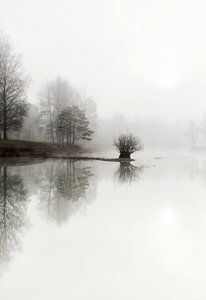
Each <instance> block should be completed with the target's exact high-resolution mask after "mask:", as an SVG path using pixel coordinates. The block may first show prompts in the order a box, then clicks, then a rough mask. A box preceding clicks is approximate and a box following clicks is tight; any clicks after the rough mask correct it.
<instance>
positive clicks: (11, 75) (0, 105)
mask: <svg viewBox="0 0 206 300" xmlns="http://www.w3.org/2000/svg"><path fill="white" fill-rule="evenodd" d="M25 88H26V79H25V77H24V75H23V71H22V63H21V57H20V56H18V55H16V54H15V53H14V50H13V48H12V46H11V44H10V42H9V40H8V38H7V37H5V36H4V35H3V34H0V131H2V132H3V139H7V138H8V131H20V129H21V127H22V124H23V118H24V116H25V115H26V113H27V103H26V101H25Z"/></svg>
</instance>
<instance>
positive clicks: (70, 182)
mask: <svg viewBox="0 0 206 300" xmlns="http://www.w3.org/2000/svg"><path fill="white" fill-rule="evenodd" d="M92 176H93V174H92V171H91V167H87V166H85V167H82V166H81V164H79V163H78V162H74V161H71V160H69V161H65V162H61V163H59V162H58V163H57V162H53V163H52V164H51V165H50V166H49V167H48V168H47V169H46V174H45V177H44V179H43V181H42V185H41V207H42V208H43V209H44V211H45V212H46V215H47V216H48V218H49V219H50V220H52V221H55V222H57V223H58V224H61V223H62V222H64V221H66V220H67V219H68V217H69V216H70V215H71V214H72V213H73V212H74V211H75V210H76V209H78V208H79V206H81V204H82V201H81V200H84V201H86V199H85V198H87V199H88V198H89V196H88V194H87V192H88V189H89V187H90V179H91V177H92Z"/></svg>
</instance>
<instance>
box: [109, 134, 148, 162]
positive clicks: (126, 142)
mask: <svg viewBox="0 0 206 300" xmlns="http://www.w3.org/2000/svg"><path fill="white" fill-rule="evenodd" d="M113 144H114V147H115V148H116V149H117V151H119V153H120V155H119V158H130V156H131V154H132V153H134V152H136V151H140V150H142V148H143V145H142V143H141V140H140V139H139V138H137V137H134V136H133V135H132V134H121V135H120V136H119V137H118V138H115V139H114V142H113Z"/></svg>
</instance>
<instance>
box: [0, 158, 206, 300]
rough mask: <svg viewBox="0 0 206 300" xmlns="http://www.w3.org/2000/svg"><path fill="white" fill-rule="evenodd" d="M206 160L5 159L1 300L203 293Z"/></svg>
mask: <svg viewBox="0 0 206 300" xmlns="http://www.w3.org/2000/svg"><path fill="white" fill-rule="evenodd" d="M205 283H206V156H203V155H193V154H191V153H188V154H182V153H168V154H165V153H164V154H163V155H162V159H160V156H156V157H155V155H154V154H151V153H150V154H148V153H145V154H144V155H143V156H142V158H141V159H139V160H138V161H137V162H135V163H133V164H132V165H128V164H123V165H120V164H119V163H116V162H115V163H113V162H100V161H96V162H95V161H76V162H74V161H66V160H64V161H59V160H54V161H46V162H37V163H34V164H27V165H21V164H14V163H5V162H1V163H0V299H2V300H13V299H20V300H47V299H48V300H57V299H61V300H66V299H67V300H68V299H72V300H85V299H86V300H97V299H98V300H110V299H111V300H125V299H130V300H132V299H135V300H136V299H141V300H150V299H155V300H156V299H157V300H165V299H167V300H171V299H172V300H173V299H174V300H183V299H185V300H186V299H187V300H190V299H195V300H203V299H206V284H205Z"/></svg>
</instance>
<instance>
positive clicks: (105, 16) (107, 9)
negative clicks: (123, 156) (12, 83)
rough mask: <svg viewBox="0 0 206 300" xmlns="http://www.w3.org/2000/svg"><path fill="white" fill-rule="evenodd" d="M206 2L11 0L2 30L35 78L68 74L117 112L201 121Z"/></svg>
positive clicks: (104, 111)
mask: <svg viewBox="0 0 206 300" xmlns="http://www.w3.org/2000/svg"><path fill="white" fill-rule="evenodd" d="M205 14H206V2H205V1H201V0H196V1H192V0H187V1H186V0H178V1H176V0H167V1H165V0H156V1H152V0H144V1H140V0H118V1H117V0H104V1H102V0H87V1H83V0H69V1H68V0H58V1H57V0H55V1H51V0H47V1H46V0H41V1H40V0H35V1H31V0H21V1H20V0H19V1H18V0H7V1H1V10H0V28H1V30H3V31H5V32H6V33H7V34H9V35H10V36H11V39H12V41H13V43H14V45H15V47H16V50H17V51H18V52H20V53H22V54H23V57H24V64H25V68H26V71H27V73H28V74H29V75H30V76H31V78H32V82H31V85H30V91H29V96H30V97H29V98H30V99H29V100H30V101H32V102H34V103H35V101H37V97H36V93H37V91H38V89H39V87H40V85H41V84H42V82H43V81H45V80H47V79H52V78H53V77H55V76H58V75H61V76H63V77H65V78H67V79H68V80H69V81H70V83H71V84H72V85H74V86H76V87H77V88H79V89H81V90H82V91H83V92H84V93H86V94H88V95H91V96H92V97H93V100H95V102H96V103H97V108H98V114H99V115H100V116H102V117H110V116H112V115H113V114H114V112H116V113H122V114H124V115H125V116H126V117H134V116H139V117H141V118H145V119H147V118H149V117H163V118H166V119H167V120H168V119H169V120H176V119H191V118H192V119H196V120H197V119H198V118H200V117H201V116H202V114H203V113H204V110H205V94H206V85H205V80H206V68H205V65H206V55H205V53H206V19H205Z"/></svg>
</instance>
